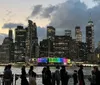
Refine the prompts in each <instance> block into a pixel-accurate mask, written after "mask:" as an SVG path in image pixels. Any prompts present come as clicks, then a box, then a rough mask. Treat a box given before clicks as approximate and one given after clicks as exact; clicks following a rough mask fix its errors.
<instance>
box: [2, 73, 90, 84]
mask: <svg viewBox="0 0 100 85" xmlns="http://www.w3.org/2000/svg"><path fill="white" fill-rule="evenodd" d="M20 76H21V74H13V83H14V84H15V85H16V81H17V80H18V79H19V78H20ZM90 76H91V75H84V78H85V79H88V78H90ZM27 77H28V75H27ZM41 77H42V74H37V78H41ZM0 78H2V84H1V85H3V74H0ZM70 78H72V75H70ZM13 83H12V85H13Z"/></svg>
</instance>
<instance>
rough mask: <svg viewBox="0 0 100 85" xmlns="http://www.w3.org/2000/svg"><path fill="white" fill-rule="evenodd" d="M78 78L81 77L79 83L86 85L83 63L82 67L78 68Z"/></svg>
mask: <svg viewBox="0 0 100 85" xmlns="http://www.w3.org/2000/svg"><path fill="white" fill-rule="evenodd" d="M78 79H79V85H85V82H84V74H83V65H80V69H79V70H78Z"/></svg>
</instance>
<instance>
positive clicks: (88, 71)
mask: <svg viewBox="0 0 100 85" xmlns="http://www.w3.org/2000/svg"><path fill="white" fill-rule="evenodd" d="M42 69H43V67H34V71H35V72H36V73H37V74H38V75H39V76H38V77H37V80H36V81H37V85H42V78H41V72H42ZM78 69H79V68H78V67H71V68H70V67H67V68H66V70H67V71H68V74H69V75H72V74H73V70H78ZM92 69H93V68H92V67H84V70H83V71H84V75H86V77H85V82H86V85H89V83H90V82H89V80H88V79H87V78H88V76H89V75H91V70H92ZM3 70H4V67H3V66H2V67H0V74H3ZM28 70H29V68H26V72H28ZM50 70H51V71H52V72H54V71H55V67H51V68H50ZM12 73H13V74H14V75H15V74H18V75H20V74H21V67H19V68H16V67H12ZM27 79H28V78H27ZM20 83H21V79H20V77H18V80H17V81H16V85H21V84H20ZM0 84H1V85H2V79H0ZM13 85H15V76H14V81H13ZM68 85H73V79H72V78H70V79H69V84H68Z"/></svg>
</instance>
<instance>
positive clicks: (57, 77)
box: [55, 66, 61, 85]
mask: <svg viewBox="0 0 100 85" xmlns="http://www.w3.org/2000/svg"><path fill="white" fill-rule="evenodd" d="M59 69H60V67H59V66H57V67H56V71H55V82H56V84H57V85H60V79H61V77H60V71H59Z"/></svg>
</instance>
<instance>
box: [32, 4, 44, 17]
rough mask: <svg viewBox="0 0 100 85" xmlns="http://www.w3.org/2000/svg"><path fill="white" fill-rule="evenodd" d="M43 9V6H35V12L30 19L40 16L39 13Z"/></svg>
mask: <svg viewBox="0 0 100 85" xmlns="http://www.w3.org/2000/svg"><path fill="white" fill-rule="evenodd" d="M42 9H43V8H42V5H35V6H34V9H33V11H32V13H31V15H30V17H35V16H37V14H39V13H40V12H41V10H42Z"/></svg>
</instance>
